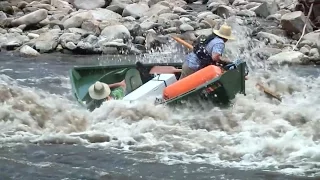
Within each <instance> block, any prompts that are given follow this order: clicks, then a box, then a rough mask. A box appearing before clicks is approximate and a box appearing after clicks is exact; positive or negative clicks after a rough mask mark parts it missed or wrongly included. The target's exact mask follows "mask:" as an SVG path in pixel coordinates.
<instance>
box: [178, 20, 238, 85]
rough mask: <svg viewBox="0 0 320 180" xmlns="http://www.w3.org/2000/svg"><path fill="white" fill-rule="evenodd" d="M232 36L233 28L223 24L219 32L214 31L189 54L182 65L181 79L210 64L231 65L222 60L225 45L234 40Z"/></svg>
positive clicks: (227, 61) (224, 59)
mask: <svg viewBox="0 0 320 180" xmlns="http://www.w3.org/2000/svg"><path fill="white" fill-rule="evenodd" d="M234 39H235V38H234V37H233V36H232V35H231V27H230V26H228V25H227V24H223V25H222V26H221V27H220V29H219V30H213V34H212V35H210V36H209V37H208V38H207V39H206V40H205V41H204V42H202V43H198V44H196V45H195V46H194V48H193V52H191V53H189V54H188V55H187V57H186V60H185V62H184V63H183V65H182V72H181V76H180V79H182V78H184V77H186V76H189V75H191V74H193V73H194V72H196V71H198V70H200V69H202V68H204V67H206V66H208V65H210V64H216V65H217V64H219V63H221V64H228V63H231V62H230V61H229V60H227V59H226V58H222V54H223V52H224V48H225V43H226V42H227V41H228V40H234Z"/></svg>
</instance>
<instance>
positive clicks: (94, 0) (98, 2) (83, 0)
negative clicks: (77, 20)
mask: <svg viewBox="0 0 320 180" xmlns="http://www.w3.org/2000/svg"><path fill="white" fill-rule="evenodd" d="M106 2H108V4H109V3H110V1H106V0H90V1H87V0H74V1H73V6H74V7H75V8H77V9H87V10H90V9H96V8H102V7H104V6H106Z"/></svg>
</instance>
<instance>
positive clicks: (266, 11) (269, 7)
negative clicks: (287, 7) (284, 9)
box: [254, 0, 279, 18]
mask: <svg viewBox="0 0 320 180" xmlns="http://www.w3.org/2000/svg"><path fill="white" fill-rule="evenodd" d="M278 10H279V6H278V4H277V2H275V1H274V0H272V1H271V2H268V1H265V2H263V3H262V4H261V5H260V6H258V7H257V8H256V9H255V10H254V12H255V13H256V14H257V16H259V17H263V18H266V17H268V16H270V15H272V14H275V13H276V12H277V11H278Z"/></svg>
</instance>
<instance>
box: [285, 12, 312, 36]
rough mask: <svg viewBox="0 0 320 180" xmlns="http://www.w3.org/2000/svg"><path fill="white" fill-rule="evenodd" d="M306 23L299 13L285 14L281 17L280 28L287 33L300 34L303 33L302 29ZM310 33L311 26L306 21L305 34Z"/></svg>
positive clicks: (302, 15)
mask: <svg viewBox="0 0 320 180" xmlns="http://www.w3.org/2000/svg"><path fill="white" fill-rule="evenodd" d="M306 21H307V19H306V17H305V16H304V14H303V13H302V12H301V11H294V12H291V13H287V14H285V15H283V16H282V17H281V25H282V28H283V29H285V30H286V31H287V32H289V33H301V32H302V31H303V27H304V24H305V22H306ZM311 31H312V26H311V25H310V23H309V21H308V22H307V27H306V33H309V32H311Z"/></svg>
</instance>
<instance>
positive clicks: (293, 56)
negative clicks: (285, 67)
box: [268, 51, 310, 64]
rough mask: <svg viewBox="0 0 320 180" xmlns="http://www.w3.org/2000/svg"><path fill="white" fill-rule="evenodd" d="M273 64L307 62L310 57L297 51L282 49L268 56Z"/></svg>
mask: <svg viewBox="0 0 320 180" xmlns="http://www.w3.org/2000/svg"><path fill="white" fill-rule="evenodd" d="M268 61H269V62H271V63H275V64H307V63H309V61H310V58H309V57H308V56H306V55H304V54H303V53H301V52H299V51H283V52H280V53H278V54H276V55H273V56H271V57H269V58H268Z"/></svg>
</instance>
